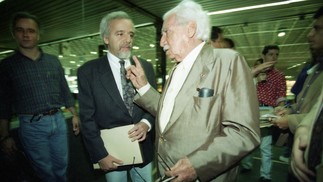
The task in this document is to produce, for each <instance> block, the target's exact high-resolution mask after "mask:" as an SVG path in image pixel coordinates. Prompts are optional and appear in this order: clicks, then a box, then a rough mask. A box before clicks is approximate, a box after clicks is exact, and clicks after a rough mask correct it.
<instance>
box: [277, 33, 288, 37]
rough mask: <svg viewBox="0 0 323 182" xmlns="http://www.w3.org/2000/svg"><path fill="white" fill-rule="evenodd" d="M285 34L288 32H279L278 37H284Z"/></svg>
mask: <svg viewBox="0 0 323 182" xmlns="http://www.w3.org/2000/svg"><path fill="white" fill-rule="evenodd" d="M285 35H286V33H285V32H279V33H278V35H277V36H278V37H284V36H285Z"/></svg>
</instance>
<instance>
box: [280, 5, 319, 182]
mask: <svg viewBox="0 0 323 182" xmlns="http://www.w3.org/2000/svg"><path fill="white" fill-rule="evenodd" d="M314 19H315V21H314V24H313V27H312V29H311V31H310V32H309V34H308V36H307V37H308V41H309V48H310V51H311V54H312V59H313V61H312V65H314V66H312V67H311V68H310V69H309V70H308V71H307V74H308V76H307V78H306V80H305V82H304V87H303V88H302V90H301V92H300V93H299V94H298V96H297V102H296V104H295V105H293V106H292V107H291V109H289V110H287V109H286V110H280V112H285V113H291V114H287V115H286V116H283V117H282V118H280V119H279V120H277V121H275V122H280V123H277V125H279V126H284V127H288V128H289V129H290V130H291V131H295V129H296V132H295V136H294V144H293V150H292V157H291V169H292V171H293V174H294V175H295V177H296V178H297V179H298V180H300V181H322V180H323V176H322V174H323V168H322V166H323V164H322V133H323V131H322V128H323V124H322V122H323V116H322V101H323V100H322V98H323V94H322V93H323V74H322V70H323V7H320V8H319V9H318V10H317V12H316V13H315V14H314ZM305 85H306V87H305ZM295 109H296V110H295ZM278 114H280V113H278ZM293 121H294V122H293ZM298 123H299V124H298Z"/></svg>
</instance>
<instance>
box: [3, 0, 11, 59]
mask: <svg viewBox="0 0 323 182" xmlns="http://www.w3.org/2000/svg"><path fill="white" fill-rule="evenodd" d="M0 1H1V0H0ZM12 52H13V50H8V51H2V52H0V55H1V54H8V53H12Z"/></svg>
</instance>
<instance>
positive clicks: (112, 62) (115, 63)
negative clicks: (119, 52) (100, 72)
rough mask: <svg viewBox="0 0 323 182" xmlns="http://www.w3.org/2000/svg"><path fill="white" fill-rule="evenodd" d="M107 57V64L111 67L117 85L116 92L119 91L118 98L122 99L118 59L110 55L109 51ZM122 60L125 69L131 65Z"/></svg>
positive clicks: (128, 61)
mask: <svg viewBox="0 0 323 182" xmlns="http://www.w3.org/2000/svg"><path fill="white" fill-rule="evenodd" d="M107 57H108V60H109V64H110V67H111V70H112V74H113V77H114V80H115V81H116V84H117V87H118V90H119V93H120V96H121V98H122V99H123V90H122V84H121V76H120V75H121V73H120V68H121V65H120V63H119V61H120V58H118V57H116V56H115V55H113V54H111V53H110V52H109V51H108V54H107ZM123 60H124V61H125V63H124V67H125V68H127V67H129V66H130V65H131V63H130V60H129V59H123Z"/></svg>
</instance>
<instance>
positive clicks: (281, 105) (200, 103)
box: [0, 0, 323, 182]
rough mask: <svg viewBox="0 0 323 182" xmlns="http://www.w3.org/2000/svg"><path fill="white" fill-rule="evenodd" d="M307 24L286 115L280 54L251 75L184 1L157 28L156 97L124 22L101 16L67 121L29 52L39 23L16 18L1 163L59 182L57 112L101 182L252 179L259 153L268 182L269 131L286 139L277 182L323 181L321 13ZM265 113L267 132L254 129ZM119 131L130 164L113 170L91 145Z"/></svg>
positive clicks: (62, 162)
mask: <svg viewBox="0 0 323 182" xmlns="http://www.w3.org/2000/svg"><path fill="white" fill-rule="evenodd" d="M314 19H315V21H314V24H313V28H312V29H311V31H310V32H309V34H308V40H309V48H310V51H311V54H312V60H311V62H310V63H309V64H307V65H306V67H305V68H304V71H302V73H301V74H300V76H299V78H298V80H297V82H296V84H295V89H296V87H297V97H296V98H295V103H294V104H292V105H289V104H287V100H286V80H285V77H284V74H283V72H282V71H283V70H278V69H276V68H275V64H276V63H277V62H278V57H279V52H280V48H279V46H278V45H265V46H264V48H263V51H262V52H261V57H260V58H259V59H258V60H256V62H255V64H254V65H253V66H252V67H251V68H250V67H249V66H248V64H247V62H246V60H245V58H244V56H243V55H241V54H240V53H239V52H238V51H236V50H235V49H236V48H235V43H234V41H233V40H232V39H230V38H228V37H225V34H224V31H223V29H222V28H220V27H211V26H210V24H209V16H208V15H207V12H206V11H204V10H203V8H202V6H201V5H200V4H198V3H196V2H194V1H192V0H185V1H182V2H180V3H179V4H178V5H177V6H176V7H174V8H172V9H170V10H169V11H167V12H166V13H165V14H164V16H163V25H162V35H161V38H160V46H161V47H162V48H163V50H164V52H165V54H166V55H167V56H168V58H169V59H171V60H173V61H174V62H175V64H174V66H173V68H172V69H171V71H170V73H169V75H170V76H169V78H168V79H167V81H166V83H165V85H164V87H163V91H162V92H161V93H160V92H158V91H157V90H156V87H157V85H156V81H155V74H154V70H153V67H152V65H151V64H150V63H149V62H147V61H146V60H144V59H141V58H140V59H139V58H138V57H136V56H135V55H133V54H132V52H131V49H132V46H133V41H134V38H135V27H134V23H133V21H132V19H131V17H129V15H128V14H127V13H126V12H123V11H115V12H110V13H108V14H107V15H105V16H104V17H103V18H102V20H101V23H100V25H99V27H100V36H101V39H102V42H103V43H104V44H105V46H106V50H107V54H106V55H103V56H102V57H99V58H97V59H95V60H90V61H88V62H86V63H85V64H84V65H82V66H81V67H80V68H79V69H78V72H77V77H78V90H79V94H78V104H79V110H77V109H76V108H75V101H74V99H73V97H72V95H71V93H70V91H69V88H68V84H67V82H66V79H65V77H64V70H63V68H62V65H61V64H60V62H59V60H58V58H57V57H56V56H53V55H50V54H47V53H45V52H43V51H42V50H41V48H40V47H39V46H38V43H39V40H40V29H41V27H40V23H39V20H38V18H37V17H36V16H34V15H31V14H29V13H26V12H18V13H16V14H15V15H14V17H13V20H12V24H11V26H10V29H11V32H12V35H13V37H14V39H15V41H16V44H17V50H16V51H15V53H14V54H13V55H11V56H9V57H7V58H5V59H4V60H2V61H1V62H0V85H1V87H0V147H1V151H0V154H1V156H0V160H6V157H5V156H15V153H17V152H18V151H19V150H22V151H23V152H24V154H25V156H26V158H27V159H28V161H29V163H30V164H31V166H32V168H33V170H34V172H35V174H36V175H37V178H38V179H39V181H46V182H47V181H49V182H51V181H52V182H56V181H68V174H67V173H68V172H67V167H68V158H69V156H68V155H69V152H68V138H67V137H68V135H67V133H68V132H67V128H68V127H67V124H68V123H66V122H65V117H64V115H63V111H62V109H61V108H62V107H65V108H66V109H67V110H69V111H70V113H71V115H72V119H71V121H72V123H71V125H72V129H73V132H74V134H75V135H79V134H80V135H81V137H82V139H83V141H84V146H85V148H86V150H87V152H88V154H89V156H90V160H91V163H98V165H99V168H100V169H101V170H102V171H103V172H104V173H105V179H106V181H109V182H111V181H112V182H113V181H122V182H123V181H124V182H127V181H134V182H137V181H138V182H141V181H147V182H150V181H156V180H157V181H165V180H166V181H167V180H169V181H172V182H181V181H217V182H218V181H223V182H228V181H236V180H237V178H238V175H239V172H249V171H251V170H254V169H252V166H253V161H252V156H253V152H254V151H255V150H256V149H258V147H259V149H260V153H261V166H260V179H259V181H271V180H272V176H271V168H272V167H271V166H272V148H271V147H272V141H273V140H272V130H273V129H275V128H279V129H281V130H288V131H289V132H290V133H291V135H290V136H294V137H293V138H292V139H293V140H291V141H294V142H293V143H294V144H293V148H292V154H291V159H290V168H291V170H290V175H289V177H288V179H287V180H289V181H295V180H296V179H297V180H299V181H322V180H323V173H322V172H323V163H322V147H323V146H322V145H323V141H322V138H323V116H322V107H323V105H322V101H323V94H322V93H323V92H322V89H323V84H322V81H323V74H322V69H323V7H321V8H319V10H318V11H317V12H316V13H315V15H314ZM264 111H266V112H267V113H270V114H271V115H270V117H267V118H266V119H267V120H266V121H267V123H270V124H272V125H273V126H271V127H261V126H262V125H261V123H260V117H261V116H262V115H263V113H264ZM13 115H16V116H17V118H18V120H19V130H18V133H19V135H18V136H19V139H14V138H13V137H12V136H11V132H10V127H9V122H10V119H11V118H12V117H13ZM128 125H132V127H131V129H130V130H129V131H127V134H128V137H129V139H130V140H131V141H137V142H138V143H139V146H140V149H141V152H142V153H141V154H142V158H143V162H142V163H139V164H135V163H134V164H132V165H124V161H123V159H120V158H117V157H116V156H114V155H112V154H110V152H109V148H107V147H106V146H105V145H104V141H103V138H102V137H101V133H100V131H101V130H103V129H113V128H116V127H123V126H128ZM17 140H19V143H21V146H22V148H21V149H20V148H19V147H18V145H17V144H18V142H17ZM111 140H115V141H118V140H119V138H118V137H115V138H113V139H111ZM291 146H292V145H291ZM134 160H135V159H134ZM154 162H156V164H157V177H156V178H157V179H154V178H155V176H154V175H153V173H152V171H153V168H154ZM239 167H240V168H241V169H240V170H239ZM0 169H3V168H0Z"/></svg>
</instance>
